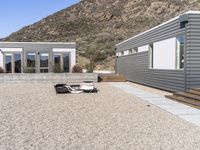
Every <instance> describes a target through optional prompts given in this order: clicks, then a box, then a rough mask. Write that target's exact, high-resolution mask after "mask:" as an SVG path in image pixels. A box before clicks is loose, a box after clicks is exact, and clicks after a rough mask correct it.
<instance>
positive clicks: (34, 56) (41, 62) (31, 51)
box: [0, 42, 76, 73]
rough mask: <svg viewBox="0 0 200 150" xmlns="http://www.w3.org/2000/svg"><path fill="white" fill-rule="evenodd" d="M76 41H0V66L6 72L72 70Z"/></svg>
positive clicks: (74, 61) (74, 60)
mask: <svg viewBox="0 0 200 150" xmlns="http://www.w3.org/2000/svg"><path fill="white" fill-rule="evenodd" d="M75 63H76V44H75V43H53V42H0V67H2V68H3V69H4V71H5V72H6V73H23V72H28V73H48V72H53V71H55V70H57V71H58V70H61V71H62V72H71V70H72V67H73V66H74V65H75Z"/></svg>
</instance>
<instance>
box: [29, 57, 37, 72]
mask: <svg viewBox="0 0 200 150" xmlns="http://www.w3.org/2000/svg"><path fill="white" fill-rule="evenodd" d="M35 60H36V54H35V53H27V72H29V73H34V72H36V70H35V67H36V64H35Z"/></svg>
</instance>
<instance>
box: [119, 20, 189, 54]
mask: <svg viewBox="0 0 200 150" xmlns="http://www.w3.org/2000/svg"><path fill="white" fill-rule="evenodd" d="M182 33H185V29H184V28H183V29H180V23H179V19H176V20H174V21H172V22H169V23H168V24H165V25H163V26H161V27H158V28H156V29H155V30H151V31H149V32H147V33H144V34H142V35H140V36H138V37H136V38H134V39H131V40H129V41H127V42H124V43H122V44H120V45H118V46H117V52H119V51H124V50H128V49H131V48H133V47H139V46H143V45H147V44H150V43H153V42H157V41H162V40H165V39H168V38H171V37H175V36H177V35H178V34H182Z"/></svg>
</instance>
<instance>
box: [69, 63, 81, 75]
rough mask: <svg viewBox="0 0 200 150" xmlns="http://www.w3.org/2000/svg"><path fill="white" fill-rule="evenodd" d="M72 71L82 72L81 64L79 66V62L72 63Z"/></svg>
mask: <svg viewBox="0 0 200 150" xmlns="http://www.w3.org/2000/svg"><path fill="white" fill-rule="evenodd" d="M72 72H73V73H82V72H83V68H82V66H80V65H79V64H76V65H74V67H73V68H72Z"/></svg>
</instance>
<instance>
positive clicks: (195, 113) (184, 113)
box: [111, 83, 200, 126]
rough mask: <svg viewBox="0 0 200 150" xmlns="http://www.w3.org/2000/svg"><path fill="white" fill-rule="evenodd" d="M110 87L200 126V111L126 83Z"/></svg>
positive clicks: (114, 84)
mask: <svg viewBox="0 0 200 150" xmlns="http://www.w3.org/2000/svg"><path fill="white" fill-rule="evenodd" d="M111 85H112V86H114V87H117V88H119V89H121V90H123V91H125V92H127V93H129V94H132V95H134V96H136V97H138V98H140V99H142V100H144V101H147V102H149V103H151V104H153V105H155V106H157V107H159V108H161V109H163V110H166V111H167V112H169V113H171V114H174V115H177V116H179V117H180V118H182V119H184V120H186V121H188V122H191V123H193V124H195V125H197V126H200V110H199V109H196V108H193V107H190V106H188V105H184V104H182V103H178V102H175V101H172V100H170V99H167V98H165V97H164V96H161V95H157V94H152V93H150V92H146V91H143V90H141V89H138V88H134V87H132V86H129V85H127V83H111Z"/></svg>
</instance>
